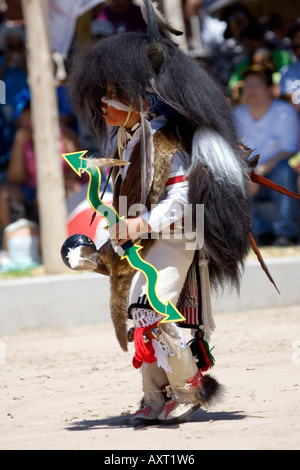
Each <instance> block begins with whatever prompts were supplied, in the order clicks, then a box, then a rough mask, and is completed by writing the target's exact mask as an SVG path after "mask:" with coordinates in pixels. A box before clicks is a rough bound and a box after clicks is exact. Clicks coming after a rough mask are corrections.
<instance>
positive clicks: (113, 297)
mask: <svg viewBox="0 0 300 470" xmlns="http://www.w3.org/2000/svg"><path fill="white" fill-rule="evenodd" d="M133 274H134V273H132V274H131V273H130V274H129V273H127V274H120V275H116V274H112V275H111V277H110V314H111V319H112V322H113V325H114V327H115V332H116V336H117V339H118V341H119V344H120V346H121V348H122V349H123V351H124V352H127V351H128V340H127V309H128V297H129V290H130V284H131V280H132V277H133Z"/></svg>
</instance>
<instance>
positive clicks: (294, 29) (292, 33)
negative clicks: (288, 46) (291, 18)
mask: <svg viewBox="0 0 300 470" xmlns="http://www.w3.org/2000/svg"><path fill="white" fill-rule="evenodd" d="M299 31H300V19H299V20H298V21H297V22H296V23H295V24H294V25H293V26H292V27H291V29H290V30H289V33H288V37H289V38H290V39H291V40H293V39H294V36H295V35H296V34H297V33H298V32H299Z"/></svg>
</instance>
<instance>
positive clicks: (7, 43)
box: [0, 25, 27, 182]
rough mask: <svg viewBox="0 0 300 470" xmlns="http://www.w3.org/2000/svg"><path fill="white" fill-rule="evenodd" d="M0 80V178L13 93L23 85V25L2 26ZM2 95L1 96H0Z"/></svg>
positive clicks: (7, 152) (11, 130)
mask: <svg viewBox="0 0 300 470" xmlns="http://www.w3.org/2000/svg"><path fill="white" fill-rule="evenodd" d="M0 48H1V49H2V50H3V53H2V54H1V55H0V80H1V81H2V82H3V83H4V84H5V86H4V88H3V90H2V93H1V106H0V172H1V178H0V182H2V181H5V179H6V169H7V165H8V161H9V155H10V148H11V145H12V142H13V137H14V133H15V126H14V122H13V119H12V117H13V113H14V104H15V97H16V95H17V94H18V93H19V92H20V91H21V90H22V89H23V88H25V87H26V86H27V69H26V55H25V54H26V51H25V37H24V29H23V28H22V27H21V26H15V27H8V26H6V25H5V26H3V27H2V29H1V33H0ZM2 94H4V95H5V96H3V97H2ZM2 98H4V99H3V100H2Z"/></svg>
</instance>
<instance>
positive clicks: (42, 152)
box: [22, 0, 67, 274]
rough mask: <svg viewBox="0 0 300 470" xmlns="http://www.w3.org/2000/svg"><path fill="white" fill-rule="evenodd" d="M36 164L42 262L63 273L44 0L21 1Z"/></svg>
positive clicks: (62, 218)
mask: <svg viewBox="0 0 300 470" xmlns="http://www.w3.org/2000/svg"><path fill="white" fill-rule="evenodd" d="M22 6H23V13H24V21H25V28H26V37H27V49H28V76H29V86H30V91H31V109H32V119H33V129H34V151H35V158H36V166H37V199H38V209H39V220H40V232H41V247H42V258H43V264H44V266H45V268H46V271H47V272H48V273H49V274H58V273H63V272H65V266H64V264H63V262H62V260H61V257H60V249H61V246H62V244H63V242H64V241H65V239H66V237H67V235H66V216H67V211H66V202H65V190H64V180H63V170H62V163H61V157H60V145H59V135H60V131H59V118H58V104H57V96H56V89H55V83H54V77H53V65H52V61H51V48H50V43H49V32H48V28H47V21H46V13H45V12H46V4H45V0H22Z"/></svg>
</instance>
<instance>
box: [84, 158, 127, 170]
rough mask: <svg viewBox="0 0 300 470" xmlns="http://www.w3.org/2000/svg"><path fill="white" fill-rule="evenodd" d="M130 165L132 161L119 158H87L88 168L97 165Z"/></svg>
mask: <svg viewBox="0 0 300 470" xmlns="http://www.w3.org/2000/svg"><path fill="white" fill-rule="evenodd" d="M123 165H130V162H125V161H124V160H119V159H118V158H88V159H87V168H96V167H100V168H101V167H103V166H108V167H113V166H123Z"/></svg>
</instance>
